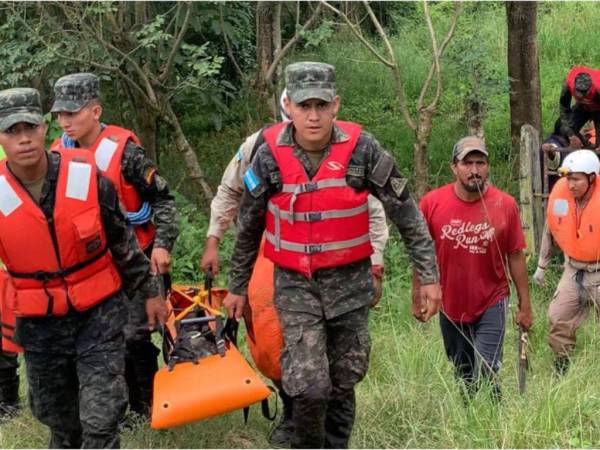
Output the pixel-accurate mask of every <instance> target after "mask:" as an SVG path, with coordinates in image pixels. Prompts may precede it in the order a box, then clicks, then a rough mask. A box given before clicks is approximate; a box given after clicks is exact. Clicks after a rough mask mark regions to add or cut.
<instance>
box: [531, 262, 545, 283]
mask: <svg viewBox="0 0 600 450" xmlns="http://www.w3.org/2000/svg"><path fill="white" fill-rule="evenodd" d="M545 279H546V269H542V268H541V267H538V268H537V269H536V270H535V273H534V274H533V282H534V283H535V284H537V285H538V286H542V285H543V284H544V280H545Z"/></svg>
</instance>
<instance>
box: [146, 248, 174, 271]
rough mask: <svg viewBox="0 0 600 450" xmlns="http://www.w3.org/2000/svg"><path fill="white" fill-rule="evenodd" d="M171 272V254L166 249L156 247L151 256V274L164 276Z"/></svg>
mask: <svg viewBox="0 0 600 450" xmlns="http://www.w3.org/2000/svg"><path fill="white" fill-rule="evenodd" d="M170 271H171V253H169V250H167V249H166V248H160V247H155V248H153V249H152V253H151V254H150V273H151V274H152V275H162V274H164V273H169V272H170Z"/></svg>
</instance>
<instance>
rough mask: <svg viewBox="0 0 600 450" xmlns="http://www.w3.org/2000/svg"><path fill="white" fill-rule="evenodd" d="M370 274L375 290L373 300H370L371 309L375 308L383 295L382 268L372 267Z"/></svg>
mask: <svg viewBox="0 0 600 450" xmlns="http://www.w3.org/2000/svg"><path fill="white" fill-rule="evenodd" d="M371 273H372V274H373V288H375V294H374V295H373V300H371V308H375V307H376V306H377V305H378V304H379V301H380V300H381V296H382V295H383V266H381V265H376V266H372V267H371Z"/></svg>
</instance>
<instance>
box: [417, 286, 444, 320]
mask: <svg viewBox="0 0 600 450" xmlns="http://www.w3.org/2000/svg"><path fill="white" fill-rule="evenodd" d="M421 296H422V299H423V302H424V307H425V312H424V313H423V314H422V317H423V322H427V321H428V320H429V319H431V318H432V317H433V316H435V315H436V314H437V312H438V311H439V310H440V309H441V308H442V288H441V287H440V284H439V283H433V284H424V285H421Z"/></svg>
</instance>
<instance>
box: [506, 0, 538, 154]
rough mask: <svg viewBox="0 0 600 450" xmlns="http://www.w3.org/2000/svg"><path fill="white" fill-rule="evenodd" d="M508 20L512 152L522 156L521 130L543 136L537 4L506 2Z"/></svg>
mask: <svg viewBox="0 0 600 450" xmlns="http://www.w3.org/2000/svg"><path fill="white" fill-rule="evenodd" d="M506 19H507V25H508V49H507V50H508V55H507V59H508V78H509V80H510V133H511V141H512V148H513V152H515V153H516V154H519V146H520V138H521V126H523V125H524V124H530V125H532V126H533V127H534V128H535V129H536V130H537V131H538V133H540V135H541V132H542V109H541V93H540V68H539V59H538V49H537V3H536V2H518V1H514V2H506Z"/></svg>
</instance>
